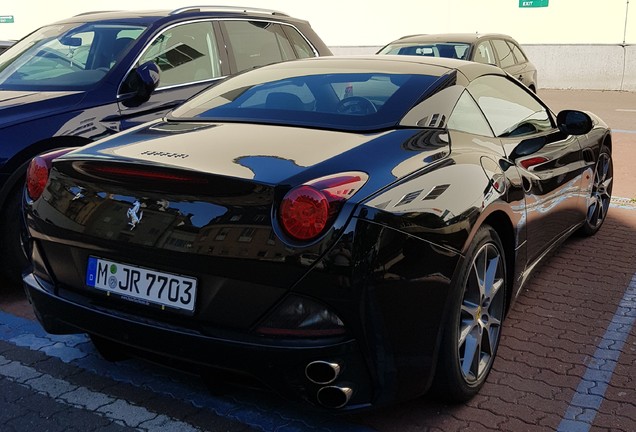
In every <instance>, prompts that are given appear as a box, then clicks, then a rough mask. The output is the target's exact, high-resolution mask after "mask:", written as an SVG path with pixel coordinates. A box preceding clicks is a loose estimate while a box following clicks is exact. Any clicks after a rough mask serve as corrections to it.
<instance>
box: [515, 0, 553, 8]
mask: <svg viewBox="0 0 636 432" xmlns="http://www.w3.org/2000/svg"><path fill="white" fill-rule="evenodd" d="M548 1H549V0H519V7H520V8H531V7H548Z"/></svg>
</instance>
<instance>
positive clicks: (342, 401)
mask: <svg viewBox="0 0 636 432" xmlns="http://www.w3.org/2000/svg"><path fill="white" fill-rule="evenodd" d="M351 395H353V390H352V389H350V388H349V387H337V386H327V387H323V388H321V389H320V390H318V394H317V395H316V398H317V399H318V403H319V404H320V405H322V406H324V407H325V408H334V409H337V408H342V407H343V406H345V405H346V404H347V403H349V399H351Z"/></svg>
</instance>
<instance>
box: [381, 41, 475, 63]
mask: <svg viewBox="0 0 636 432" xmlns="http://www.w3.org/2000/svg"><path fill="white" fill-rule="evenodd" d="M468 48H470V45H469V44H467V43H460V42H438V43H435V42H430V43H427V42H423V43H416V44H392V45H387V46H386V47H384V48H382V50H380V52H379V53H378V54H395V55H416V56H425V57H446V58H456V59H464V60H465V59H466V58H467V54H468Z"/></svg>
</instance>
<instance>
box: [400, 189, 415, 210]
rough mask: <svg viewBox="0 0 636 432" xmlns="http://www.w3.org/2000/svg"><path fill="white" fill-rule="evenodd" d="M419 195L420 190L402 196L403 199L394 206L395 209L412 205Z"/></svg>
mask: <svg viewBox="0 0 636 432" xmlns="http://www.w3.org/2000/svg"><path fill="white" fill-rule="evenodd" d="M421 193H422V190H421V189H420V190H418V191H414V192H411V193H408V194H406V195H404V197H403V198H402V199H401V200H400V201H399V202H398V203H397V204H396V205H395V207H397V206H401V205H406V204H409V203H412V202H413V201H415V199H416V198H417V197H418V196H420V194H421Z"/></svg>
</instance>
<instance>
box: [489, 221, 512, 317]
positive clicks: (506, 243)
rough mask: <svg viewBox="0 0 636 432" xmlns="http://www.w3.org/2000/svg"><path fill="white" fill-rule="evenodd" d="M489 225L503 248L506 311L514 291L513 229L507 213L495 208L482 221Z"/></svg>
mask: <svg viewBox="0 0 636 432" xmlns="http://www.w3.org/2000/svg"><path fill="white" fill-rule="evenodd" d="M484 224H485V225H489V226H490V227H491V228H492V229H494V230H495V231H496V232H497V235H498V236H499V239H500V240H501V244H502V246H503V248H504V254H505V259H506V279H507V281H506V282H507V285H508V290H507V291H506V313H507V312H508V309H509V308H510V303H511V300H512V292H513V291H514V288H513V287H514V273H515V258H516V256H515V250H516V242H515V231H514V228H513V225H512V222H511V220H510V218H509V217H508V215H507V214H506V213H505V212H504V211H502V210H495V211H494V212H493V213H491V214H489V215H488V216H487V217H486V219H484V221H483V222H482V225H484Z"/></svg>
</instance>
